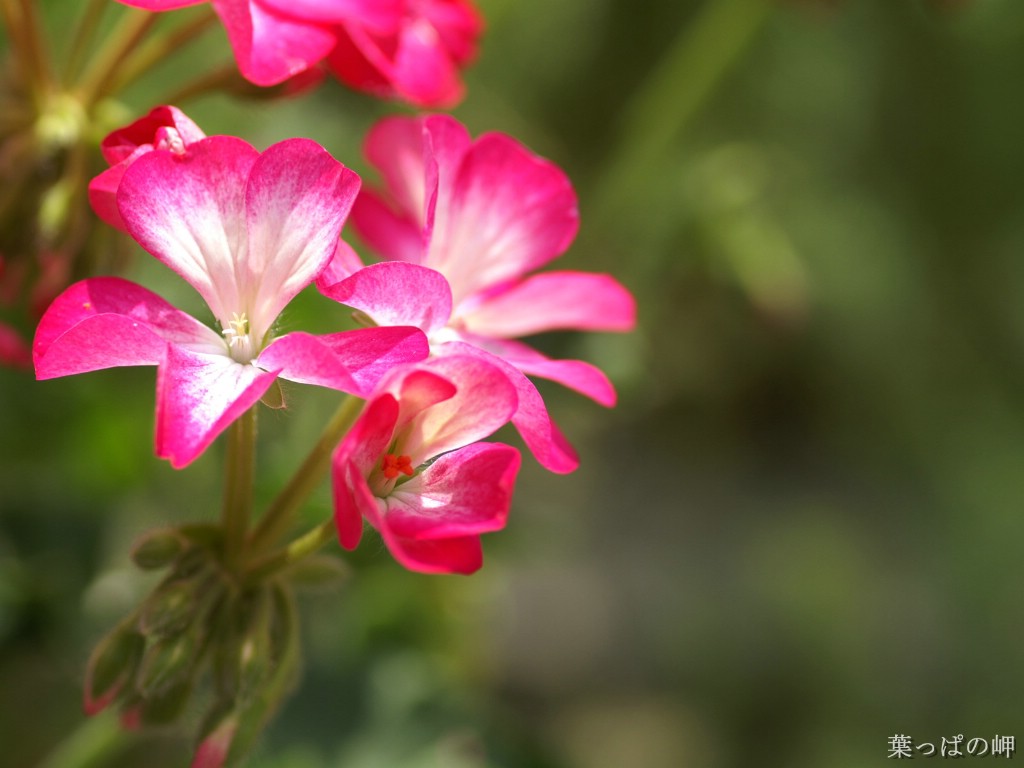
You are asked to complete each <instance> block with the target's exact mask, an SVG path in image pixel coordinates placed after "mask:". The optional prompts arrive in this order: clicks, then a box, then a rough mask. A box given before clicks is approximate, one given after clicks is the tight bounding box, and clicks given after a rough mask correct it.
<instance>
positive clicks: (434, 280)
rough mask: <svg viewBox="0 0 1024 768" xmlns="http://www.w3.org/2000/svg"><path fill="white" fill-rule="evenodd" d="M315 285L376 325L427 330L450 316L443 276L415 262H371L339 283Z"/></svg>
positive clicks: (450, 300) (446, 283) (434, 328)
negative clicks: (361, 313) (403, 326)
mask: <svg viewBox="0 0 1024 768" xmlns="http://www.w3.org/2000/svg"><path fill="white" fill-rule="evenodd" d="M317 287H318V288H319V289H320V291H321V293H323V294H324V295H325V296H327V297H329V298H332V299H334V300H335V301H337V302H340V303H341V304H345V305H347V306H350V307H353V308H355V309H358V310H361V311H363V312H365V313H366V314H367V315H369V316H370V317H371V318H373V320H374V322H376V323H377V324H378V325H414V326H416V327H417V328H421V329H422V330H423V331H424V332H426V333H430V332H431V331H434V330H437V329H438V328H443V327H444V325H445V323H447V322H448V318H449V316H450V315H451V309H452V295H451V291H450V290H449V288H448V282H447V281H446V280H445V279H444V276H443V275H441V274H439V273H437V272H435V271H434V270H432V269H427V268H426V267H421V266H418V265H416V264H406V263H404V262H400V261H395V262H381V263H380V264H371V265H370V266H368V267H366V268H365V269H361V270H359V271H358V272H356V273H355V274H353V275H352V276H351V277H348V278H346V279H344V280H342V281H341V282H340V283H335V284H334V285H329V286H325V285H322V284H321V283H318V285H317Z"/></svg>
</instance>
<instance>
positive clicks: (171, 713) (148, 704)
mask: <svg viewBox="0 0 1024 768" xmlns="http://www.w3.org/2000/svg"><path fill="white" fill-rule="evenodd" d="M192 688H193V685H192V681H191V680H190V679H188V678H185V679H184V680H181V681H179V682H178V683H177V684H176V685H173V686H171V687H170V688H168V689H166V690H163V691H160V692H159V693H157V694H156V695H155V696H152V697H150V698H148V699H143V700H142V703H141V704H140V705H139V706H138V708H137V712H138V718H139V722H140V723H141V724H142V725H166V724H167V723H170V722H173V721H175V720H177V719H178V716H179V715H181V713H182V712H183V711H184V709H185V705H186V704H188V701H189V698H190V697H191V696H192Z"/></svg>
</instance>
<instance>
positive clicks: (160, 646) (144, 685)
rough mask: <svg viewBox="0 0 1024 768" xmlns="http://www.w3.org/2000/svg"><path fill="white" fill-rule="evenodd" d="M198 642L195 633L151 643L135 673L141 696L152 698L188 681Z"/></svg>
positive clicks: (195, 658)
mask: <svg viewBox="0 0 1024 768" xmlns="http://www.w3.org/2000/svg"><path fill="white" fill-rule="evenodd" d="M199 645H200V644H199V641H198V639H197V633H194V632H187V633H185V634H182V635H179V636H178V637H173V638H163V639H161V640H157V641H156V642H151V643H150V644H149V645H148V647H147V648H146V651H145V653H144V655H143V657H142V661H141V663H140V664H139V670H138V674H137V675H136V676H135V688H136V689H137V690H138V692H139V693H140V694H141V695H142V698H144V699H152V698H155V697H157V696H160V695H162V694H165V693H167V692H169V691H170V690H171V689H172V688H174V687H175V686H178V685H181V684H183V682H185V681H187V680H188V679H189V678H190V677H191V675H192V670H193V669H194V668H195V666H196V662H197V661H198V660H199V658H198V657H199V650H200V647H199Z"/></svg>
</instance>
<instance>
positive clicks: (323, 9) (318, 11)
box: [260, 0, 402, 31]
mask: <svg viewBox="0 0 1024 768" xmlns="http://www.w3.org/2000/svg"><path fill="white" fill-rule="evenodd" d="M260 3H261V4H262V5H264V6H266V7H267V8H269V9H271V10H273V11H276V12H277V13H279V14H281V15H284V16H291V17H294V18H297V19H303V20H306V21H313V22H320V23H328V24H340V23H342V22H345V21H355V22H358V23H359V24H362V25H364V26H367V27H372V28H374V29H378V30H381V31H390V30H393V29H395V27H396V26H397V25H398V20H399V19H400V18H401V13H402V4H401V3H400V2H399V0H260Z"/></svg>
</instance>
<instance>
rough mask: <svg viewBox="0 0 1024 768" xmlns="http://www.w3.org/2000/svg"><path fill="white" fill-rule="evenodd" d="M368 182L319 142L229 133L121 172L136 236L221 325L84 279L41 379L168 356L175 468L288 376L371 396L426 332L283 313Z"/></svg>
mask: <svg viewBox="0 0 1024 768" xmlns="http://www.w3.org/2000/svg"><path fill="white" fill-rule="evenodd" d="M358 187H359V177H358V176H356V174H354V173H353V172H352V171H350V170H348V169H347V168H345V167H344V166H343V165H342V164H341V163H339V162H337V161H336V160H334V158H332V157H331V156H330V155H329V154H327V152H326V151H324V149H323V148H321V147H320V146H318V145H317V144H315V143H314V142H311V141H308V140H306V139H291V140H288V141H283V142H281V143H279V144H275V145H274V146H272V147H270V148H269V149H268V150H267V151H266V152H264V153H262V154H260V153H258V152H257V151H256V150H255V149H254V148H253V147H251V146H250V145H249V144H247V143H245V142H244V141H242V140H240V139H236V138H233V137H229V136H215V137H211V138H208V139H203V140H200V141H197V142H196V143H194V144H192V145H191V146H189V148H188V151H187V152H186V153H184V154H181V155H178V154H174V153H172V152H149V153H146V154H143V155H142V156H140V157H138V158H137V159H136V160H135V162H134V163H132V165H131V166H130V167H129V168H128V169H127V170H126V171H125V173H124V176H123V178H122V179H121V182H120V185H119V188H118V192H117V200H118V207H119V210H120V213H121V216H122V217H123V219H124V222H125V225H126V226H127V228H128V231H129V232H130V233H131V235H132V237H134V238H135V239H136V240H137V241H138V242H139V243H140V244H141V245H142V246H143V247H144V248H145V249H146V250H148V251H149V252H150V253H151V254H153V255H154V256H156V258H158V259H159V260H160V261H162V262H163V263H164V264H166V265H167V266H169V267H170V268H171V269H173V270H174V271H176V272H177V273H178V274H180V275H181V276H182V277H183V278H184V279H185V280H186V281H188V282H189V283H190V284H191V285H192V286H193V287H194V288H195V289H196V290H197V291H199V293H200V294H201V295H202V297H203V299H204V300H205V301H206V303H207V305H208V306H209V308H210V309H211V310H212V312H213V316H214V318H215V319H216V320H217V322H218V323H219V325H220V328H221V331H220V332H217V331H215V330H213V329H211V328H208V327H207V326H205V325H203V324H202V323H200V322H199V321H198V320H196V319H194V318H193V317H191V316H190V315H188V314H186V313H184V312H182V311H180V310H178V309H176V308H175V307H173V306H171V305H170V304H168V303H167V302H166V301H164V300H163V299H161V298H160V297H159V296H157V295H156V294H154V293H152V292H150V291H148V290H146V289H145V288H142V287H141V286H138V285H135V284H134V283H130V282H128V281H126V280H122V279H119V278H113V277H99V278H92V279H88V280H83V281H81V282H79V283H76V284H75V285H73V286H71V287H70V288H69V289H68V290H66V291H65V292H64V293H63V294H61V295H60V296H59V297H58V298H57V299H56V300H55V301H54V303H53V304H52V305H51V306H50V308H49V309H48V310H47V312H46V314H45V315H44V316H43V318H42V320H41V321H40V324H39V328H38V329H37V331H36V338H35V345H34V349H33V357H34V361H35V368H36V376H37V378H39V379H49V378H53V377H56V376H66V375H70V374H74V373H82V372H85V371H93V370H97V369H101V368H110V367H114V366H124V365H156V366H158V374H157V404H156V453H157V455H158V456H161V457H163V458H167V459H169V460H170V461H171V464H172V465H173V466H175V467H182V466H185V465H186V464H188V463H189V462H191V461H192V460H193V459H195V458H196V457H197V456H198V455H199V454H200V453H201V452H202V451H203V450H204V449H205V448H206V446H208V445H209V444H210V443H211V442H212V441H213V439H214V438H215V437H216V436H217V435H218V434H219V433H220V432H221V431H223V430H224V429H225V428H226V427H227V426H228V425H229V424H230V423H231V422H232V421H233V420H234V419H235V418H237V417H238V416H239V415H241V414H242V413H243V412H244V411H245V410H246V409H248V408H249V407H250V406H252V405H254V404H255V403H256V401H257V400H259V399H260V397H262V396H263V394H264V393H265V392H266V391H267V389H268V388H269V387H270V386H271V384H273V382H274V380H275V379H276V378H277V377H278V376H279V375H280V376H282V377H284V378H289V379H292V380H295V381H307V382H312V383H320V384H328V385H330V386H333V387H335V388H337V389H342V390H344V391H347V392H353V393H356V394H359V395H361V396H364V397H365V396H366V395H367V394H368V393H369V392H370V391H372V389H373V387H374V386H375V385H376V383H377V380H378V379H379V378H380V377H381V376H382V375H383V374H384V373H385V372H386V371H387V370H388V369H389V368H390V367H391V366H392V365H394V364H395V363H398V362H407V361H409V360H419V359H422V358H423V356H425V354H426V351H427V350H426V346H425V341H424V340H423V339H422V334H421V333H420V332H419V331H416V330H414V329H408V328H406V329H396V328H392V329H369V331H366V330H363V331H354V332H349V333H345V334H335V335H333V336H328V337H323V338H316V337H312V336H309V335H308V334H301V333H293V334H289V335H287V336H282V337H281V338H278V339H274V340H271V337H272V325H273V323H274V321H275V320H276V318H277V316H278V314H279V313H280V312H281V310H282V309H283V308H284V306H285V305H286V304H287V303H288V302H289V301H290V300H291V299H292V298H293V297H294V296H295V295H296V294H297V293H298V292H299V291H300V290H302V289H303V288H304V287H305V286H306V285H308V284H309V283H310V282H311V281H312V280H313V279H314V278H315V277H316V275H317V274H318V273H319V272H320V271H321V270H322V269H323V268H324V266H325V265H326V264H327V263H328V262H329V260H330V258H331V255H332V254H333V252H334V250H335V248H336V246H337V243H338V235H339V232H340V230H341V227H342V224H343V223H344V221H345V218H346V217H347V215H348V212H349V210H350V208H351V205H352V201H353V199H354V198H355V195H356V193H357V190H358ZM382 331H387V333H382ZM328 352H329V353H331V354H327V353H328Z"/></svg>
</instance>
